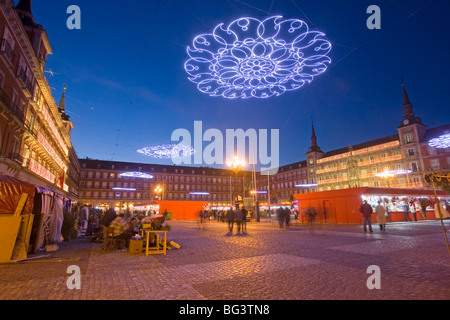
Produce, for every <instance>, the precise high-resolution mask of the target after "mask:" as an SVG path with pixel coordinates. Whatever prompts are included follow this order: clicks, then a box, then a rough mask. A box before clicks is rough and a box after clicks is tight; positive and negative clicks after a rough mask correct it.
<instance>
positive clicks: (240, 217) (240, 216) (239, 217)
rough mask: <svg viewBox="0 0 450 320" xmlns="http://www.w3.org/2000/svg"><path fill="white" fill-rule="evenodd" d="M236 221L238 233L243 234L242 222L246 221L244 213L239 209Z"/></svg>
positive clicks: (236, 213) (237, 209)
mask: <svg viewBox="0 0 450 320" xmlns="http://www.w3.org/2000/svg"><path fill="white" fill-rule="evenodd" d="M235 219H236V224H237V233H238V234H241V227H242V221H243V220H244V213H243V212H242V210H241V209H239V207H237V208H236V212H235Z"/></svg>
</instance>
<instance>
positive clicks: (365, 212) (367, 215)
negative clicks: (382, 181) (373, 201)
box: [359, 200, 373, 232]
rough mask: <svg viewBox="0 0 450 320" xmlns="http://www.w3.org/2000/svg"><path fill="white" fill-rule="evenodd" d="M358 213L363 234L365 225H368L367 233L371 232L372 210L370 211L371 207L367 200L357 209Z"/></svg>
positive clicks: (365, 228)
mask: <svg viewBox="0 0 450 320" xmlns="http://www.w3.org/2000/svg"><path fill="white" fill-rule="evenodd" d="M359 212H360V213H361V215H362V216H363V221H364V232H367V225H369V231H370V232H373V230H372V221H371V215H372V212H373V209H372V206H371V205H370V204H368V203H367V200H364V202H363V204H362V205H361V206H360V207H359Z"/></svg>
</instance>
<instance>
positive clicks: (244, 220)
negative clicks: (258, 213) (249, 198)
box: [242, 208, 248, 233]
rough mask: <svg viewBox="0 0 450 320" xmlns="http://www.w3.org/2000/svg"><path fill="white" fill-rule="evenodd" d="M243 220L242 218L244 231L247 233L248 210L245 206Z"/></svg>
mask: <svg viewBox="0 0 450 320" xmlns="http://www.w3.org/2000/svg"><path fill="white" fill-rule="evenodd" d="M242 213H243V220H242V233H247V215H248V211H247V209H245V208H242Z"/></svg>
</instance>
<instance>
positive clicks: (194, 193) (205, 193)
mask: <svg viewBox="0 0 450 320" xmlns="http://www.w3.org/2000/svg"><path fill="white" fill-rule="evenodd" d="M189 194H192V195H205V196H206V195H209V192H189Z"/></svg>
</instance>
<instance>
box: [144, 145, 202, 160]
mask: <svg viewBox="0 0 450 320" xmlns="http://www.w3.org/2000/svg"><path fill="white" fill-rule="evenodd" d="M137 152H139V153H142V154H143V155H146V156H148V157H152V158H157V159H175V158H182V157H187V156H191V155H193V154H194V153H195V150H194V149H193V148H191V147H189V146H186V145H182V144H163V145H159V146H151V147H144V148H141V149H138V150H137Z"/></svg>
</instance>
